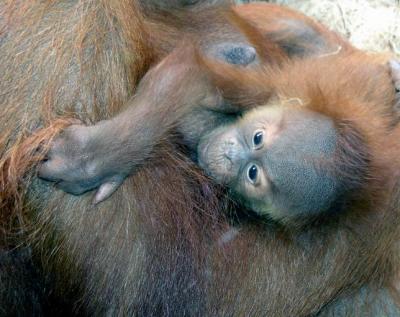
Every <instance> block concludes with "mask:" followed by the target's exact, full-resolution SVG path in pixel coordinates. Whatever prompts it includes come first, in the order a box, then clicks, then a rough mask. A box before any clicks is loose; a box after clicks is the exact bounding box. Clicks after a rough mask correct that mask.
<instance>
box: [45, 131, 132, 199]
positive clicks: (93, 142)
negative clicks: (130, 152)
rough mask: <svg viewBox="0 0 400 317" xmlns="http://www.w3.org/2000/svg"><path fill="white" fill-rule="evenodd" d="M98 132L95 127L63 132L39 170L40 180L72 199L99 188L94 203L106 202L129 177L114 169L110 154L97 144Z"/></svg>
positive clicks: (121, 170)
mask: <svg viewBox="0 0 400 317" xmlns="http://www.w3.org/2000/svg"><path fill="white" fill-rule="evenodd" d="M98 132H99V127H98V126H83V125H72V126H70V127H68V128H67V129H65V130H64V131H63V132H62V134H61V135H60V136H59V137H57V138H56V140H55V141H54V142H53V144H52V146H51V148H50V150H49V152H48V154H47V157H46V160H45V161H44V162H42V164H41V165H40V166H39V170H38V175H39V177H40V178H42V179H44V180H47V181H51V182H54V183H55V184H56V187H57V188H59V189H62V190H63V191H65V192H67V193H70V194H73V195H80V194H83V193H85V192H87V191H90V190H93V189H96V188H98V191H97V193H96V196H95V198H94V203H99V202H101V201H103V200H105V199H106V198H108V197H109V196H110V195H111V194H112V193H113V192H114V191H115V190H116V189H117V188H118V187H119V186H120V185H121V184H122V182H123V180H124V179H125V177H126V176H127V174H128V173H126V172H124V171H123V169H119V170H118V169H114V168H113V166H112V165H113V164H112V163H113V159H112V157H110V153H111V152H112V151H110V150H109V149H106V148H104V147H102V146H101V144H100V143H99V142H97V140H98V136H99V133H98ZM98 143H99V144H98Z"/></svg>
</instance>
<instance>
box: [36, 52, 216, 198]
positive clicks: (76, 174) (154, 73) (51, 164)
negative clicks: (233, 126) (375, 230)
mask: <svg viewBox="0 0 400 317" xmlns="http://www.w3.org/2000/svg"><path fill="white" fill-rule="evenodd" d="M196 56H197V55H196V51H195V49H194V48H193V47H191V46H186V47H185V48H182V47H180V48H177V49H176V50H175V51H174V52H172V53H171V54H170V55H168V56H167V57H166V58H165V59H164V60H163V61H162V62H161V63H160V64H158V65H157V66H156V67H154V68H153V69H152V70H150V71H149V72H148V73H147V74H146V76H145V77H144V78H143V80H142V82H141V83H140V85H139V87H138V90H137V93H136V96H134V98H132V99H131V100H130V101H128V103H127V105H126V107H125V110H124V111H122V112H121V113H120V114H118V115H117V116H116V117H114V118H111V119H109V120H105V121H100V122H99V123H97V124H95V125H93V126H84V125H72V126H70V127H68V128H67V129H65V130H64V131H63V132H62V133H61V135H60V136H59V137H58V138H57V139H56V140H55V142H54V143H53V145H52V147H51V149H50V151H49V153H48V155H47V160H46V161H44V162H43V163H42V164H41V166H40V167H39V177H40V178H43V179H45V180H48V181H53V182H55V183H56V186H57V187H58V188H60V189H62V190H64V191H66V192H68V193H71V194H75V195H79V194H82V193H84V192H86V191H89V190H92V189H95V188H98V187H99V189H98V191H97V193H96V196H95V198H94V203H98V202H101V201H103V200H105V199H106V198H107V197H109V196H110V195H111V194H112V193H113V192H114V191H115V190H116V189H117V188H118V187H119V186H120V185H121V184H122V182H123V181H124V179H125V178H126V177H127V176H128V175H129V174H131V173H132V172H133V170H134V169H135V168H136V167H137V166H138V165H139V164H141V163H142V162H143V161H144V160H145V159H146V158H148V157H149V155H150V154H151V152H152V150H153V148H154V147H155V146H156V145H157V144H158V143H159V142H160V139H162V138H163V137H164V136H165V135H166V133H167V132H168V131H169V130H170V129H171V128H173V127H175V126H176V124H177V123H178V122H179V119H181V118H182V117H183V116H184V115H186V114H187V113H188V112H189V111H190V109H191V108H193V107H195V106H198V105H200V104H202V103H207V104H212V103H213V102H217V101H218V100H221V98H218V94H217V93H216V90H215V89H213V88H211V85H210V84H209V82H208V79H207V74H206V72H205V71H204V70H203V69H202V68H201V67H199V65H198V62H197V59H196Z"/></svg>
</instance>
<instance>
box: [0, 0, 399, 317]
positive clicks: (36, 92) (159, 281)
mask: <svg viewBox="0 0 400 317" xmlns="http://www.w3.org/2000/svg"><path fill="white" fill-rule="evenodd" d="M152 8H153V9H152ZM157 8H158V7H152V6H147V7H146V8H145V9H142V8H141V7H140V3H135V2H133V1H85V2H77V3H75V2H61V1H57V2H55V1H52V2H32V3H29V4H21V3H20V2H18V1H13V2H11V3H7V4H2V5H1V9H0V10H1V11H0V12H1V17H2V18H1V23H2V28H4V30H5V31H4V32H3V33H2V38H1V42H0V43H1V49H2V52H3V54H2V55H1V57H0V59H1V61H2V63H0V65H1V66H0V69H1V70H2V72H1V73H2V74H4V75H3V76H4V78H3V80H2V82H1V84H0V90H1V91H2V94H3V96H2V99H1V103H2V107H1V108H0V109H1V120H2V126H1V129H2V140H3V141H2V160H1V162H2V169H1V181H2V183H1V185H2V195H1V198H2V204H3V206H4V208H3V210H4V213H3V214H4V217H5V220H4V221H5V222H8V221H9V218H8V215H9V214H10V215H19V216H20V219H22V220H24V221H29V223H28V225H29V226H31V228H29V229H32V230H33V231H34V233H35V235H34V237H36V240H35V241H36V244H35V245H34V246H33V251H34V258H35V261H36V263H40V264H41V267H42V271H43V272H42V274H44V275H45V276H46V277H47V279H49V280H51V282H54V284H50V286H47V287H54V289H50V291H49V293H51V294H53V292H56V294H58V295H59V297H61V298H71V300H75V302H74V303H75V307H74V312H75V313H77V314H79V313H80V314H82V313H87V314H111V315H114V314H115V315H117V314H137V315H210V316H211V315H223V316H225V315H244V314H248V315H273V316H306V315H312V314H314V315H315V314H320V315H329V314H331V315H333V314H335V315H340V314H342V315H346V314H347V315H357V314H361V315H363V316H364V315H368V314H370V315H371V316H375V315H376V314H377V313H378V314H379V313H384V312H385V310H387V314H390V313H391V314H392V315H394V314H395V310H396V306H395V304H394V297H392V296H391V293H390V290H391V289H390V287H389V286H390V285H391V284H390V283H391V282H392V281H393V276H394V273H395V269H396V264H397V259H396V257H395V254H396V253H395V251H396V250H395V242H397V239H398V237H397V227H398V222H397V218H398V217H397V213H396V212H397V209H398V198H399V196H398V195H399V193H397V192H396V188H397V187H396V181H397V179H396V178H395V176H396V171H397V169H398V168H397V167H398V166H397V165H398V159H397V156H396V155H395V154H396V153H395V152H396V151H395V150H393V151H384V152H382V160H383V161H382V165H383V166H384V167H385V169H383V170H382V175H389V176H390V177H388V178H387V180H386V181H382V182H381V179H379V182H377V183H378V184H379V185H381V186H383V188H384V189H385V191H383V190H380V191H378V193H379V195H371V196H366V200H367V201H365V202H364V201H363V204H360V205H358V204H355V205H353V206H352V212H351V213H342V214H340V215H337V216H336V217H332V218H329V219H327V220H325V221H320V222H319V223H318V224H313V225H310V226H308V227H306V228H302V229H301V230H295V228H294V229H290V228H289V229H285V230H283V229H282V228H281V227H280V226H279V225H276V224H274V223H267V224H260V223H259V222H252V221H251V220H247V218H244V219H246V221H244V220H243V221H229V218H228V219H227V218H226V217H225V216H224V215H223V213H222V211H229V210H230V211H238V210H236V206H231V205H230V203H229V201H225V198H224V196H219V195H218V191H217V189H216V188H214V187H213V186H212V184H211V183H210V182H209V181H207V180H206V179H205V178H204V177H203V176H202V175H201V173H200V171H198V170H197V169H196V168H195V166H194V165H193V164H192V163H191V162H190V160H188V159H186V158H185V156H184V155H182V154H180V148H179V147H178V148H177V147H176V146H175V145H174V142H171V140H170V139H168V138H166V139H164V140H163V141H162V142H161V143H160V144H159V145H158V147H157V151H156V152H155V155H156V157H154V159H153V160H149V161H146V162H144V163H143V164H142V166H141V168H140V169H139V170H138V171H137V172H136V173H135V174H134V175H133V176H132V177H129V178H128V179H127V180H126V181H125V182H124V184H123V185H122V186H121V188H120V189H119V190H118V191H117V192H116V193H115V194H113V196H111V197H110V198H109V199H108V200H106V201H104V202H103V203H101V204H98V205H96V206H93V205H92V204H91V199H92V197H91V195H90V194H87V195H83V196H78V197H76V196H70V195H66V194H64V193H62V192H61V191H56V190H54V189H53V188H52V185H49V184H46V183H44V182H42V181H39V180H37V179H36V178H31V177H29V173H28V174H26V171H28V170H29V169H30V168H31V167H32V166H33V165H34V164H35V163H37V162H38V161H40V160H41V158H42V157H41V156H40V155H39V154H40V153H37V152H35V151H36V150H37V148H38V145H42V144H43V142H45V141H47V142H48V141H51V139H52V137H53V136H54V135H56V133H57V132H58V131H59V130H60V129H61V128H63V127H64V126H65V124H64V122H61V123H58V122H60V121H57V125H56V123H54V121H53V120H54V119H55V118H58V117H65V116H68V115H71V114H72V115H73V116H74V117H75V118H78V119H80V120H81V121H83V122H86V123H93V122H97V121H98V120H101V119H105V118H108V117H111V116H112V115H113V114H114V113H116V112H118V110H119V109H120V108H121V107H122V105H123V104H124V102H126V101H127V100H128V98H129V96H130V95H132V93H133V91H132V87H134V86H135V84H136V82H137V80H138V79H139V78H140V77H141V76H142V74H143V73H144V72H145V71H146V70H147V68H148V65H149V64H151V62H152V61H156V60H159V59H160V58H161V56H163V55H165V54H166V53H167V52H169V51H170V50H171V49H172V48H173V47H175V46H176V43H177V42H178V41H179V40H180V38H182V37H183V36H184V35H190V36H192V37H193V36H195V37H196V38H197V37H198V39H199V40H202V39H204V41H210V42H209V43H211V44H207V45H205V46H206V47H208V48H209V49H210V52H211V53H213V52H217V53H218V52H222V56H226V54H225V53H224V52H225V51H224V47H228V51H229V48H230V47H231V46H230V45H231V44H232V42H233V43H247V36H250V38H251V34H253V33H251V32H250V31H249V28H248V27H247V25H246V23H239V24H231V23H229V21H230V20H228V19H227V18H226V17H225V15H224V14H222V13H221V12H225V11H226V10H225V9H218V10H217V9H216V8H215V7H210V8H207V7H206V8H205V9H204V8H202V9H201V10H200V9H199V10H197V9H196V8H195V7H193V8H191V9H190V10H188V11H185V12H184V13H182V12H175V11H168V12H165V11H164V12H162V11H152V10H155V9H157ZM157 10H162V8H161V9H160V8H158V9H157ZM220 10H221V11H220ZM235 12H236V13H237V14H239V15H240V16H241V17H242V18H244V19H247V20H251V21H252V23H254V25H255V26H256V27H257V28H258V29H259V30H260V32H262V33H263V34H264V35H265V36H266V40H265V42H263V41H261V42H262V46H263V48H264V52H265V53H266V55H267V57H268V53H270V54H271V56H272V57H273V58H272V61H271V62H273V60H274V59H275V58H279V57H280V56H281V54H284V53H286V54H289V55H290V56H302V57H306V56H309V55H313V54H315V55H321V54H322V55H323V54H327V53H331V52H333V51H335V50H336V49H337V47H338V45H340V46H342V47H346V46H347V45H348V44H346V43H344V42H343V41H342V40H340V39H339V38H338V37H336V36H335V35H333V34H332V33H330V32H328V31H326V30H325V28H323V27H322V26H320V25H318V24H316V23H315V22H312V21H310V20H308V19H307V18H305V17H303V16H301V15H298V14H296V13H294V12H292V11H287V10H286V9H281V8H279V7H275V6H269V5H261V4H259V5H255V4H254V5H248V6H242V7H237V8H235ZM250 29H251V28H250ZM239 30H243V33H242V32H240V31H239ZM249 32H250V34H248V33H249ZM141 34H148V38H146V39H144V38H143V37H144V36H143V37H141ZM257 34H258V33H257ZM255 36H256V35H255ZM256 37H257V36H256ZM227 39H228V40H227ZM305 39H306V40H307V39H308V41H307V43H306V44H305V45H304V44H303V43H304V41H305ZM253 40H256V39H253ZM252 42H253V41H252ZM221 43H222V50H221ZM200 44H201V43H200ZM213 44H214V45H213ZM214 47H216V48H217V49H216V51H213V50H212V48H214ZM280 50H283V53H282V52H280ZM250 51H251V50H250ZM243 52H244V53H245V54H244V56H248V55H247V53H248V52H249V51H248V50H244V51H243ZM228 55H229V54H228ZM241 56H242V55H241ZM361 56H362V55H361ZM263 58H264V57H263ZM234 60H236V59H235V58H234ZM356 60H357V59H356ZM361 61H362V60H361V59H360V60H359V61H358V60H357V63H356V62H353V61H352V59H350V60H349V62H348V64H344V66H343V68H341V71H340V72H338V75H337V76H339V75H343V73H344V72H345V71H344V70H346V71H347V70H348V68H347V66H351V67H355V69H356V71H355V74H354V76H355V77H356V78H362V80H363V83H365V80H366V78H370V80H367V84H366V86H363V87H362V88H363V89H365V92H364V93H363V94H357V93H355V92H354V91H353V90H351V93H350V95H349V96H355V97H354V98H356V100H357V101H358V97H359V96H360V98H361V99H362V101H365V100H364V99H365V98H364V97H365V96H370V97H371V101H373V102H371V105H373V106H376V107H377V108H376V112H369V111H366V112H365V117H364V119H366V120H368V121H361V123H362V124H363V125H362V126H364V125H365V122H369V123H371V124H372V125H373V128H372V130H373V131H376V132H377V133H378V135H377V137H376V139H375V141H373V140H371V142H376V143H377V144H382V146H387V147H388V148H389V149H396V147H395V146H396V142H397V141H396V140H397V138H396V134H398V133H399V129H398V128H397V124H396V123H397V121H396V120H395V119H393V118H394V117H393V116H392V115H393V113H392V112H391V113H390V115H391V117H390V119H391V120H388V119H387V118H388V117H386V116H385V114H386V113H383V112H384V110H388V109H390V106H392V105H393V104H394V102H395V92H394V90H393V89H391V88H392V86H391V85H392V83H391V77H390V75H389V72H388V70H387V69H385V67H383V66H381V67H380V66H377V64H376V63H371V64H369V62H370V61H369V60H368V63H367V64H366V68H365V69H366V70H365V71H364V68H362V67H361V66H360V65H359V63H360V62H361ZM228 62H229V60H228ZM361 64H362V63H361ZM304 65H305V66H309V62H308V63H305V64H304ZM363 65H364V64H362V66H363ZM356 66H357V67H356ZM296 69H297V68H296ZM301 69H302V70H303V68H301ZM343 69H344V70H343ZM326 70H329V74H331V73H332V68H327V69H326ZM306 74H308V73H306ZM362 75H374V76H370V77H366V76H362ZM298 76H299V75H298ZM354 76H353V77H354ZM353 77H351V76H350V77H349V78H353ZM218 78H219V79H220V77H219V76H218ZM296 78H301V77H300V76H299V77H296ZM307 78H309V77H307ZM324 78H325V81H322V83H323V84H324V83H325V84H326V83H327V79H329V77H324ZM335 78H338V77H335ZM339 78H340V79H341V80H343V81H345V78H344V77H343V76H340V77H339ZM234 79H235V78H234ZM232 82H235V81H232V78H230V79H229V80H228V83H232ZM239 82H240V83H241V82H242V81H239ZM296 82H297V81H296ZM334 82H335V83H337V81H334ZM252 83H253V82H252ZM307 83H309V81H307ZM343 85H344V84H342V86H338V87H343ZM218 86H220V84H218ZM300 86H301V85H300ZM344 86H345V85H344ZM227 87H229V86H227ZM256 87H257V86H256ZM283 87H286V86H283ZM324 87H325V86H321V88H324ZM329 87H334V86H332V82H331V81H330V82H329ZM349 87H353V86H349ZM357 87H359V86H357ZM235 88H238V87H235ZM245 88H246V87H245ZM290 88H291V87H290ZM223 91H225V92H226V91H228V92H229V91H233V89H228V90H226V89H224V90H223ZM240 91H241V92H242V91H243V90H240ZM245 91H247V90H245ZM250 91H251V89H250ZM334 91H336V90H334V89H332V90H328V93H329V94H330V93H331V92H334ZM346 91H347V90H346ZM322 92H325V90H324V89H322V90H321V101H325V100H326V99H325V98H322V97H323V96H324V94H323V93H322ZM357 92H358V91H357ZM293 93H296V91H293ZM156 96H157V95H156ZM230 96H231V94H229V93H226V94H225V95H224V97H225V98H227V99H230ZM240 96H241V97H246V96H247V95H245V94H241V95H240ZM250 96H251V99H249V100H250V101H251V100H253V98H254V96H253V95H252V94H250ZM343 96H344V97H346V96H347V94H344V95H343ZM256 97H259V96H258V95H257V96H256ZM234 99H235V98H233V100H234ZM328 100H330V99H329V98H328ZM333 100H335V102H336V101H338V99H337V98H335V99H333ZM339 100H344V101H346V100H347V99H346V98H344V99H339ZM349 100H351V101H353V99H349ZM380 102H382V103H380ZM240 103H241V104H243V102H240ZM363 106H364V103H363ZM354 107H356V106H354ZM328 109H330V108H328ZM340 109H342V107H341V108H340ZM343 109H344V108H343ZM357 109H364V108H357ZM368 109H370V107H368ZM332 111H334V110H332ZM350 113H351V114H352V115H353V113H352V112H350ZM363 114H364V113H363ZM372 114H374V115H376V116H373V115H372ZM388 121H390V123H391V124H390V125H388ZM49 123H52V124H51V125H49ZM48 125H49V128H42V127H47V126H48ZM15 127H17V129H16V128H15ZM37 129H38V130H37ZM372 130H371V131H372ZM368 135H369V134H368ZM383 141H384V142H383ZM367 144H370V143H369V142H368V143H367ZM373 148H374V149H375V147H373ZM374 157H375V156H374ZM379 159H380V158H379V157H378V156H377V160H378V161H379ZM387 161H390V162H391V165H387V164H384V163H387ZM378 163H379V162H378ZM379 166H380V165H379ZM386 168H387V169H386ZM25 189H26V190H25ZM17 203H18V204H17ZM228 208H229V210H228ZM20 225H21V224H16V226H17V227H19V226H20ZM366 233H368V235H367V234H366ZM4 237H5V239H4V248H7V247H9V246H10V244H12V243H13V242H14V241H10V239H9V237H13V236H11V235H10V234H7V235H6V236H4ZM18 238H19V237H18ZM17 242H18V241H17ZM3 275H4V274H3ZM7 276H8V275H7ZM50 278H53V279H54V280H55V281H53V280H52V279H50ZM2 293H4V290H3V292H2ZM45 295H48V294H45ZM59 297H58V298H59ZM13 300H14V301H15V300H16V299H15V298H14V299H11V302H13ZM61 304H62V303H61ZM19 308H20V312H21V311H23V308H22V307H19ZM28 309H29V308H26V310H28ZM38 310H40V309H39V308H38ZM44 313H46V311H45V312H44Z"/></svg>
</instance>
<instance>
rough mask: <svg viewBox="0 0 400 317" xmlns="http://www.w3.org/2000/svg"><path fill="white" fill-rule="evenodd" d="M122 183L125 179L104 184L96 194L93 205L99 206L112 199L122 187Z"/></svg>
mask: <svg viewBox="0 0 400 317" xmlns="http://www.w3.org/2000/svg"><path fill="white" fill-rule="evenodd" d="M122 182H123V179H117V180H112V181H108V182H107V183H104V184H102V185H101V186H100V188H99V189H98V190H97V192H96V195H95V197H94V199H93V204H94V205H97V204H98V203H101V202H102V201H104V200H106V199H107V198H108V197H110V196H111V195H112V194H113V193H114V192H115V191H116V190H117V189H118V187H119V186H121V184H122Z"/></svg>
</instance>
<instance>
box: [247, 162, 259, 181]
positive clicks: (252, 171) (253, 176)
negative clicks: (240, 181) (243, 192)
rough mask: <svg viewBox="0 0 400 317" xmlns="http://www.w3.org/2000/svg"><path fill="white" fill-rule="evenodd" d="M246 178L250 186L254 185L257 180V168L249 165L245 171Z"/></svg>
mask: <svg viewBox="0 0 400 317" xmlns="http://www.w3.org/2000/svg"><path fill="white" fill-rule="evenodd" d="M247 178H248V179H249V181H250V182H251V183H252V184H255V183H256V181H257V178H258V167H257V166H256V165H251V166H250V167H249V169H248V171H247Z"/></svg>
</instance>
